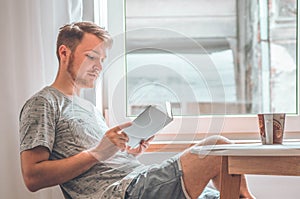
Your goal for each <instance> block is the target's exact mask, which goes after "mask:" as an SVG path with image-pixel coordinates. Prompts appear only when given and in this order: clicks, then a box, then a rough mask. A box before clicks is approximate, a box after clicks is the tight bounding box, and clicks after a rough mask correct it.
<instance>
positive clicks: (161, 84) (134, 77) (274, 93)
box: [104, 0, 299, 140]
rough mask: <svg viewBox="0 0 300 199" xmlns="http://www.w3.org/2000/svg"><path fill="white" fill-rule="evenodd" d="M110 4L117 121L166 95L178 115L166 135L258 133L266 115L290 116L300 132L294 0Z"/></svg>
mask: <svg viewBox="0 0 300 199" xmlns="http://www.w3.org/2000/svg"><path fill="white" fill-rule="evenodd" d="M107 3H108V29H109V32H110V33H112V34H113V36H114V46H113V48H112V50H111V51H110V53H109V67H108V69H107V70H106V71H105V72H104V92H105V95H107V97H105V98H104V107H105V108H108V110H109V118H110V123H111V124H112V125H113V124H118V123H121V122H123V121H124V120H126V118H127V119H128V117H131V116H133V117H134V116H135V115H136V114H137V113H138V112H139V111H141V110H142V109H143V107H144V106H145V105H147V104H158V105H160V104H162V103H164V101H166V100H168V101H171V102H172V104H173V107H174V109H175V110H174V111H175V114H176V115H178V116H177V118H176V119H175V121H174V122H172V124H171V125H169V126H168V127H167V128H165V129H164V132H162V133H161V139H164V138H163V137H164V136H163V135H166V139H170V135H173V137H172V139H173V138H174V139H179V140H183V139H188V140H190V138H191V136H194V137H195V132H203V133H206V132H210V133H220V132H243V133H245V132H257V119H256V113H258V112H287V113H290V114H289V118H288V120H287V126H286V127H287V128H286V129H287V131H299V128H298V127H297V122H298V120H299V116H298V115H297V114H298V107H297V97H298V93H297V90H296V88H297V86H296V85H297V83H298V82H297V81H296V78H297V74H298V70H297V67H296V66H297V53H296V52H297V48H299V46H298V45H297V34H296V33H297V29H299V26H297V17H299V16H298V15H297V9H298V7H297V3H296V1H295V0H290V1H289V0H281V1H280V0H276V1H275V0H272V1H267V0H265V1H259V4H257V1H251V0H238V1H235V0H226V1H217V2H215V0H211V1H202V0H189V1H178V0H164V1H158V0H154V1H141V0H139V1H138V0H126V1H118V2H110V1H108V2H107ZM268 3H269V4H268ZM143 4H144V5H143ZM199 4H200V5H199ZM135 5H139V6H137V7H134V6H135ZM128 6H133V7H128ZM172 6H174V7H172ZM149 7H151V9H148V8H149ZM146 8H147V9H146ZM165 8H167V9H165ZM171 8H172V9H171ZM185 9H186V10H185ZM199 9H201V10H200V11H199ZM182 15H184V16H182ZM298 22H299V20H298ZM125 30H126V31H125ZM190 44H191V45H190ZM283 56H284V57H283ZM283 60H284V62H283V63H282V61H283ZM154 69H155V70H154ZM280 76H281V77H280ZM286 80H288V81H286ZM286 90H288V92H286ZM152 91H153V92H152ZM278 93H281V94H279V95H278ZM282 93H288V94H289V95H285V94H282ZM282 105H283V106H282ZM279 108H281V109H279ZM187 135H189V136H187Z"/></svg>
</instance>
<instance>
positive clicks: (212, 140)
mask: <svg viewBox="0 0 300 199" xmlns="http://www.w3.org/2000/svg"><path fill="white" fill-rule="evenodd" d="M216 144H233V142H232V141H231V140H229V139H228V138H226V137H224V136H220V135H212V136H209V137H207V138H205V139H203V140H201V141H200V143H199V144H197V145H216Z"/></svg>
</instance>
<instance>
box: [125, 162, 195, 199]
mask: <svg viewBox="0 0 300 199" xmlns="http://www.w3.org/2000/svg"><path fill="white" fill-rule="evenodd" d="M125 198H126V199H152V198H153V199H154V198H155V199H157V198H163V199H169V198H170V199H189V198H190V197H189V196H188V194H187V193H186V191H185V189H184V186H183V181H182V171H181V168H180V162H179V160H178V159H177V158H171V159H169V160H166V161H164V162H163V163H162V164H160V165H155V166H153V167H151V168H150V169H149V170H146V171H144V172H142V173H140V174H139V175H138V176H137V177H135V178H134V179H133V181H132V182H131V183H130V185H129V187H128V188H127V190H126V195H125Z"/></svg>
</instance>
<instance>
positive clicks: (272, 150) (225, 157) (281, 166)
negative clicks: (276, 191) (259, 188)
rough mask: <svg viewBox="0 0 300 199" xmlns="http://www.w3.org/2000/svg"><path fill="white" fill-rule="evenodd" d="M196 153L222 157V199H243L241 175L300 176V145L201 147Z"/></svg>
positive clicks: (293, 143) (194, 150)
mask: <svg viewBox="0 0 300 199" xmlns="http://www.w3.org/2000/svg"><path fill="white" fill-rule="evenodd" d="M192 153H196V154H199V155H201V156H203V155H204V156H205V155H215V156H221V157H222V167H221V190H220V197H221V199H239V189H240V181H241V174H258V175H287V176H300V143H299V142H291V143H283V144H282V145H261V144H237V145H232V144H230V145H214V146H212V145H211V146H202V147H200V146H198V147H194V148H193V149H192Z"/></svg>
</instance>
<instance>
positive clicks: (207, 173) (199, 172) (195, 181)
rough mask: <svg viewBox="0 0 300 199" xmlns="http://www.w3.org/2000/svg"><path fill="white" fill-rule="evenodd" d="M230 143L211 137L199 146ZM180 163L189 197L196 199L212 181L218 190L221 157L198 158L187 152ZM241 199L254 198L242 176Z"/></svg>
mask: <svg viewBox="0 0 300 199" xmlns="http://www.w3.org/2000/svg"><path fill="white" fill-rule="evenodd" d="M229 143H232V142H231V141H230V140H228V139H226V138H224V137H221V136H212V137H209V138H207V139H205V140H203V141H201V142H200V143H199V144H198V146H199V145H200V146H201V145H214V144H229ZM180 162H181V166H182V171H183V182H184V185H185V189H186V191H187V192H188V194H189V196H190V197H191V198H192V199H194V198H198V197H199V195H200V194H201V193H202V192H203V190H204V188H205V187H206V185H207V183H208V182H209V181H210V180H211V179H212V180H213V182H214V185H215V186H216V188H217V189H218V190H220V189H219V188H220V186H219V182H220V168H221V157H219V156H205V157H200V156H198V155H197V154H192V153H190V151H189V150H187V151H186V152H184V153H183V155H182V156H181V157H180ZM240 190H241V191H240V193H241V194H240V195H241V197H244V198H248V199H253V198H254V197H253V196H252V194H251V193H250V192H249V189H248V187H247V183H246V179H245V176H243V175H242V181H241V189H240Z"/></svg>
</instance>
